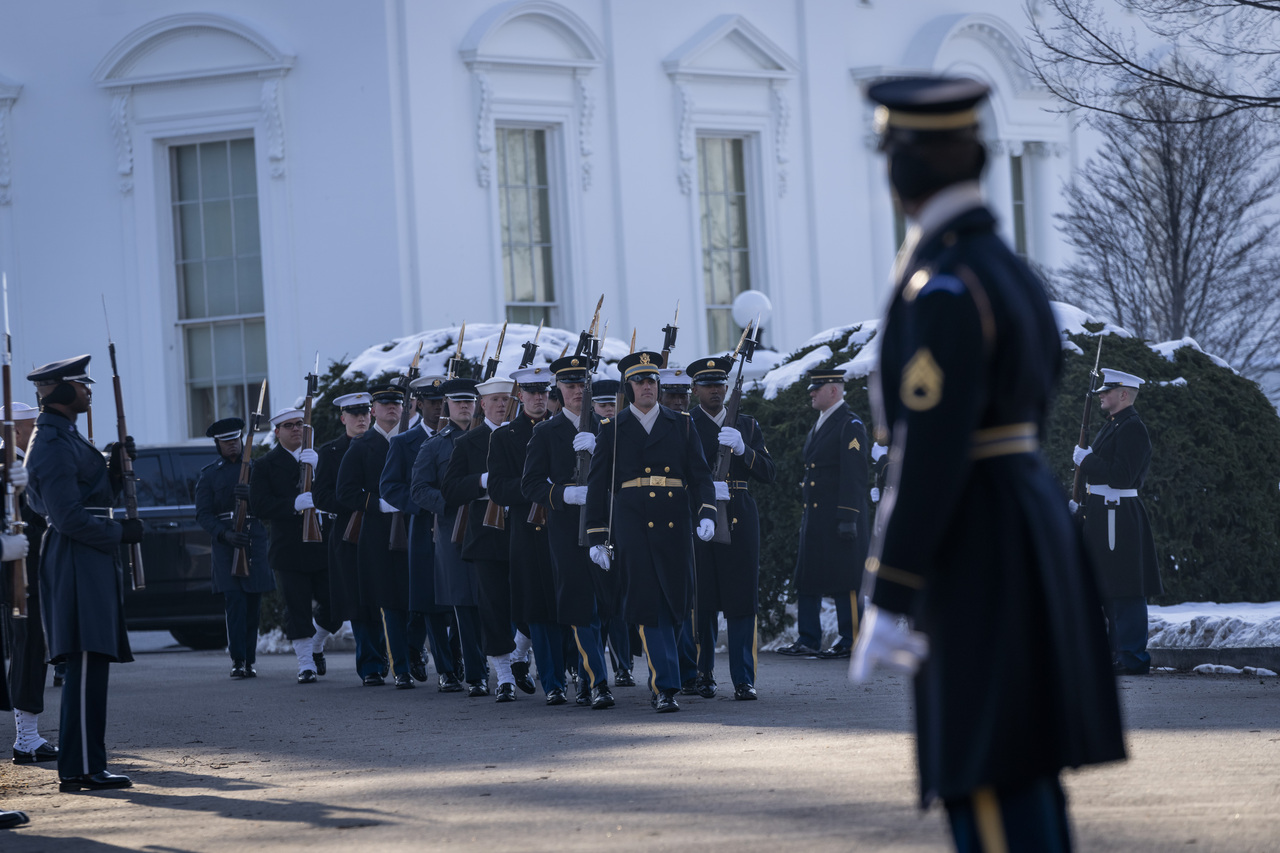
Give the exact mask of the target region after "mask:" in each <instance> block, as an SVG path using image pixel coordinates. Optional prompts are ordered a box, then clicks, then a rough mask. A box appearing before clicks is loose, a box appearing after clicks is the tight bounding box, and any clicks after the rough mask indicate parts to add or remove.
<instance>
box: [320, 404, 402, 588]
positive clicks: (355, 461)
mask: <svg viewBox="0 0 1280 853" xmlns="http://www.w3.org/2000/svg"><path fill="white" fill-rule="evenodd" d="M389 448H390V444H389V442H388V440H387V437H386V436H385V435H383V434H382V433H381V432H379V431H378V428H377V427H376V426H370V427H369V429H367V430H365V432H364V435H361V436H359V437H358V438H353V439H352V440H351V446H350V447H348V448H347V455H346V456H343V457H342V465H340V466H339V467H338V482H337V485H336V487H335V490H336V493H337V495H338V502H339V503H341V504H342V505H343V506H345V507H346V508H347V509H349V510H351V511H352V512H355V511H357V510H359V511H361V512H363V513H364V519H363V521H362V523H361V525H360V540H359V541H358V542H357V543H356V560H357V564H358V566H359V577H360V601H361V603H363V604H368V605H371V606H373V607H385V608H387V609H389V610H406V609H407V608H408V602H409V555H408V554H407V553H406V552H404V551H392V550H391V514H390V513H386V512H383V511H382V504H381V503H380V498H381V492H380V483H381V481H382V469H383V468H384V467H386V463H387V451H388V449H389Z"/></svg>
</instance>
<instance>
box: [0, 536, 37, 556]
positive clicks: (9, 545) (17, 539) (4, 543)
mask: <svg viewBox="0 0 1280 853" xmlns="http://www.w3.org/2000/svg"><path fill="white" fill-rule="evenodd" d="M29 548H30V543H29V542H27V537H26V536H24V535H22V534H21V533H16V534H10V533H5V534H3V535H0V560H2V561H3V562H6V563H7V562H9V561H10V560H23V559H26V556H27V550H28V549H29Z"/></svg>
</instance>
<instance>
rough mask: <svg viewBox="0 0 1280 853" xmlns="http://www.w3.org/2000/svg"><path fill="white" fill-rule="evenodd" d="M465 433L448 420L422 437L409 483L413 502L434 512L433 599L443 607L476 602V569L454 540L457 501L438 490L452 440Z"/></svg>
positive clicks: (451, 452) (470, 604)
mask: <svg viewBox="0 0 1280 853" xmlns="http://www.w3.org/2000/svg"><path fill="white" fill-rule="evenodd" d="M466 433H467V430H464V429H462V428H461V427H459V426H458V425H457V424H455V423H454V422H453V421H450V422H449V424H448V425H447V426H446V427H445V428H444V429H442V430H440V432H438V433H436V434H435V435H433V436H432V437H431V438H429V439H428V440H426V441H424V442H423V443H422V447H420V448H418V458H417V459H416V460H414V463H413V482H412V485H411V487H410V490H411V493H412V495H413V500H414V503H416V504H417V505H418V506H420V507H422V508H423V509H425V510H427V511H428V512H430V513H432V514H433V515H434V516H435V529H434V530H433V533H434V535H435V540H436V559H435V566H434V571H435V596H436V598H435V600H436V603H437V604H439V605H442V606H445V607H475V606H476V577H475V573H474V572H472V571H470V570H469V569H468V568H467V564H466V563H464V562H463V561H462V552H461V549H460V548H458V546H457V545H455V544H453V525H454V523H455V522H456V521H457V518H458V505H457V504H451V503H448V502H447V501H446V500H445V496H444V492H443V491H441V482H442V481H443V480H444V474H445V470H446V469H447V468H448V467H449V457H451V456H452V455H453V446H454V443H455V442H456V441H457V440H458V439H460V438H461V437H462V436H464V435H466Z"/></svg>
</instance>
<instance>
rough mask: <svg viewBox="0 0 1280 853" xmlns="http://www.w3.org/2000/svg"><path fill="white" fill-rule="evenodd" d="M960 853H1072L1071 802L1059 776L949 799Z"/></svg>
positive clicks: (949, 807)
mask: <svg viewBox="0 0 1280 853" xmlns="http://www.w3.org/2000/svg"><path fill="white" fill-rule="evenodd" d="M946 805H947V817H948V818H949V820H950V822H951V835H952V837H953V838H954V839H955V843H956V851H957V853H1022V851H1027V853H1068V851H1070V850H1071V829H1070V826H1069V825H1068V823H1067V798H1066V795H1064V794H1063V792H1062V785H1061V784H1060V783H1059V781H1058V777H1057V776H1042V777H1040V778H1039V779H1036V780H1034V781H1032V782H1030V783H1027V784H1025V785H1019V786H1001V787H1000V788H992V787H985V788H978V789H977V790H975V791H974V792H973V793H971V794H970V795H969V796H967V797H962V798H960V799H955V800H947V803H946Z"/></svg>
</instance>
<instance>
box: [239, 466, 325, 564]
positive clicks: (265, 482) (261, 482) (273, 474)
mask: <svg viewBox="0 0 1280 853" xmlns="http://www.w3.org/2000/svg"><path fill="white" fill-rule="evenodd" d="M301 473H302V466H301V465H300V464H298V460H297V459H295V458H293V454H292V453H290V452H289V451H287V450H285V449H284V445H281V444H277V445H276V446H275V447H273V448H271V450H270V451H268V452H267V454H266V455H265V456H263V457H262V458H261V459H259V460H257V461H256V462H255V463H254V465H253V470H252V471H251V472H250V473H249V512H250V513H251V514H252V515H254V516H256V517H257V518H259V519H261V520H262V521H264V522H266V524H267V529H268V530H269V531H270V533H271V537H270V538H271V544H270V547H269V548H268V550H267V561H268V562H269V563H270V564H271V568H272V570H273V571H277V572H299V573H303V574H313V573H315V572H326V571H328V569H329V559H328V554H326V553H325V548H324V543H323V542H303V541H302V513H300V512H298V511H297V510H295V509H294V508H293V503H294V501H295V500H297V498H298V487H299V483H300V482H301V478H300V475H301ZM312 497H313V499H314V497H315V496H314V495H312Z"/></svg>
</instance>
